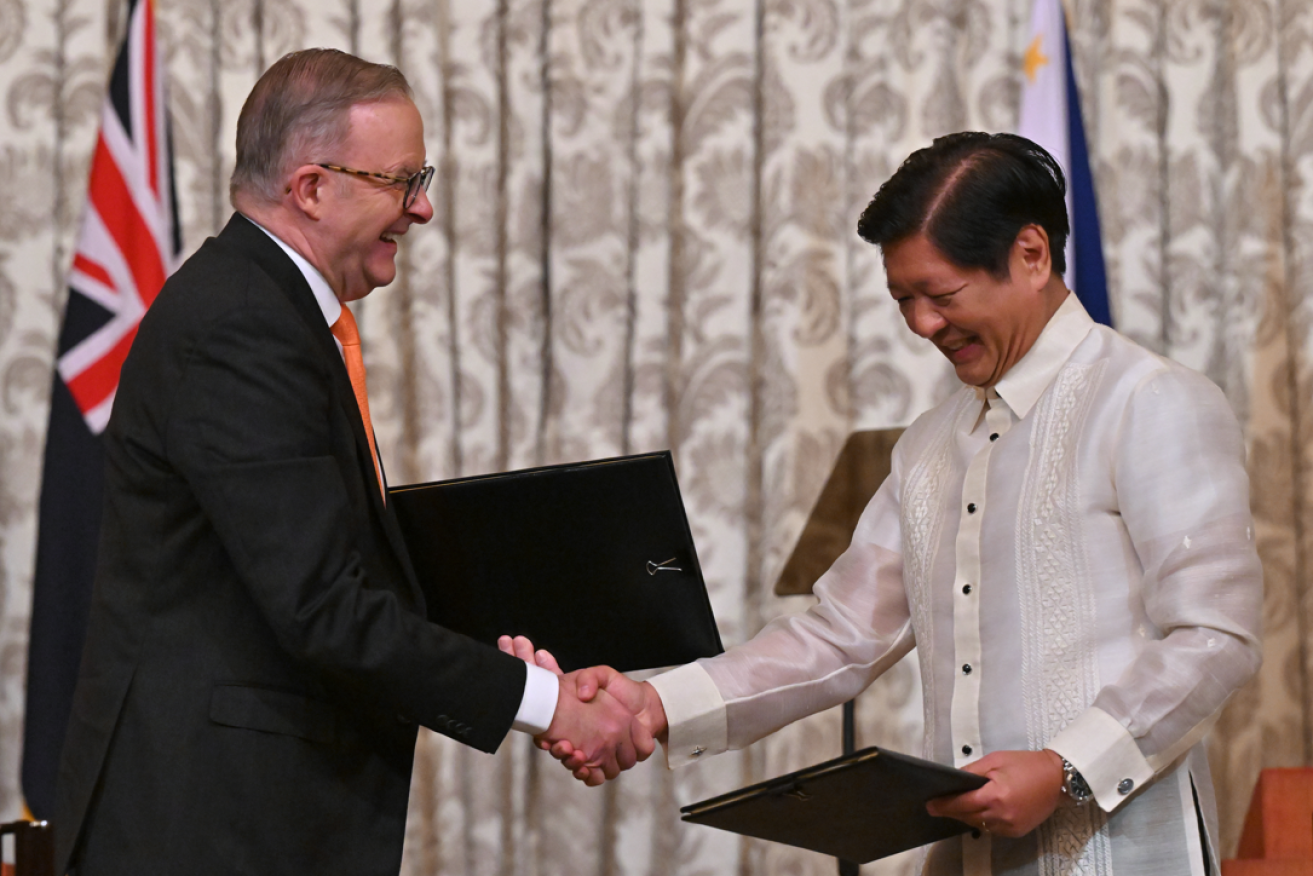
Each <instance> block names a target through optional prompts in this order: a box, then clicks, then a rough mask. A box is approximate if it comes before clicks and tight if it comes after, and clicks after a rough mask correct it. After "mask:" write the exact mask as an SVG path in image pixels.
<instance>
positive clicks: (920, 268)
mask: <svg viewBox="0 0 1313 876" xmlns="http://www.w3.org/2000/svg"><path fill="white" fill-rule="evenodd" d="M882 254H883V256H884V271H885V276H886V277H887V278H888V281H889V288H890V289H902V290H906V291H917V290H919V289H922V288H925V287H933V286H938V285H944V284H951V283H960V282H962V281H965V280H966V279H967V275H968V274H970V273H972V272H971V271H968V270H965V269H963V268H959V267H958V266H957V265H954V264H953V263H952V262H950V261H949V260H948V259H947V258H945V256H944V254H943V253H942V252H940V251H939V248H938V247H937V246H935V245H934V244H933V243H931V242H930V239H929V238H927V237H926V236H925V235H924V234H914V235H912V236H911V237H905V238H903V239H902V240H898V241H895V242H893V243H891V244H888V245H886V246H885V247H884V248H883V253H882Z"/></svg>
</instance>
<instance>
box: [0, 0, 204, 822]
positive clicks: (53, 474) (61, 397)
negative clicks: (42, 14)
mask: <svg viewBox="0 0 1313 876" xmlns="http://www.w3.org/2000/svg"><path fill="white" fill-rule="evenodd" d="M154 12H155V10H154V0H127V21H128V29H127V33H126V34H125V35H124V39H123V44H122V46H121V47H120V49H119V54H118V58H117V60H116V61H115V64H114V71H113V73H112V74H111V76H110V82H109V92H108V94H107V95H106V97H105V108H104V111H103V113H102V115H101V122H100V135H99V137H97V139H96V146H95V151H94V153H93V155H92V160H91V176H90V181H89V183H88V196H87V206H86V210H85V212H84V214H83V217H82V227H81V229H80V231H79V234H78V242H77V250H76V254H75V255H74V256H73V264H72V267H71V270H70V271H69V280H68V283H69V295H68V304H67V306H66V308H65V310H64V322H63V326H62V327H61V329H60V332H59V354H58V362H57V365H56V368H55V374H54V375H53V380H52V384H53V385H52V387H51V393H50V428H49V430H48V431H47V433H46V457H45V463H44V465H43V468H42V475H41V504H40V510H39V522H38V527H37V550H36V575H35V579H34V581H33V584H32V625H31V634H30V636H29V638H28V652H27V706H26V710H25V711H24V714H23V795H24V797H25V799H26V802H27V805H28V807H29V809H30V810H31V812H32V813H34V814H35V815H36V816H37V817H38V818H50V817H51V816H52V814H53V810H54V791H55V774H56V772H57V771H58V767H59V755H60V750H61V749H62V748H63V746H64V730H65V727H66V726H67V724H68V718H69V713H70V711H71V708H72V703H73V688H74V687H75V685H76V683H77V670H78V663H79V661H80V660H81V657H82V642H83V639H84V638H85V636H86V627H87V613H88V610H89V606H90V603H91V584H92V580H93V579H94V577H95V573H96V545H97V542H98V541H99V539H100V513H101V511H100V509H101V502H102V500H103V498H104V465H105V462H104V458H105V453H104V446H103V445H102V443H101V440H100V435H101V433H102V432H103V431H104V430H105V426H106V424H107V423H108V422H109V414H110V408H111V406H112V405H113V403H114V393H115V391H116V390H117V389H118V383H119V372H120V370H121V369H122V367H123V360H124V359H125V358H126V357H127V355H128V349H129V348H130V347H131V346H132V340H133V338H135V337H136V334H137V324H138V323H139V322H140V321H141V317H142V314H144V313H145V312H146V308H148V307H149V306H150V305H151V302H152V301H154V300H155V296H156V295H158V294H159V291H160V287H161V286H163V285H164V279H165V277H167V276H168V274H169V273H170V272H171V271H172V270H173V269H174V268H175V267H176V266H177V260H178V254H179V252H180V251H181V249H182V246H181V239H180V235H179V232H178V224H177V209H176V207H175V203H176V200H175V197H174V189H173V160H172V156H171V151H172V150H171V148H170V138H169V128H168V115H167V112H166V110H165V103H164V65H163V64H162V63H161V55H160V52H159V49H158V47H157V45H156V41H155V21H154Z"/></svg>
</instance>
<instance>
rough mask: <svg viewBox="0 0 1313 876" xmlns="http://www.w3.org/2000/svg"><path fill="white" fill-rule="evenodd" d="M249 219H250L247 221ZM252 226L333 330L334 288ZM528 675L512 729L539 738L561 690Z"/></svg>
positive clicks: (338, 309)
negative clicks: (281, 256) (297, 277)
mask: <svg viewBox="0 0 1313 876" xmlns="http://www.w3.org/2000/svg"><path fill="white" fill-rule="evenodd" d="M247 218H248V219H250V217H249V216H248V217H247ZM250 221H251V224H252V225H254V226H255V227H256V228H259V229H260V230H261V231H263V232H264V233H265V234H268V235H269V239H270V240H272V241H273V242H274V243H276V244H278V246H279V248H281V249H282V251H283V252H285V253H287V257H288V258H290V259H291V260H292V262H293V263H294V264H295V265H296V267H297V268H298V269H299V270H300V271H301V275H302V276H304V277H305V281H306V283H308V284H309V286H310V291H311V292H313V293H314V295H315V302H316V303H317V304H318V305H319V309H320V310H321V311H323V314H324V320H325V321H326V322H327V323H328V327H329V328H332V327H333V324H334V323H335V322H337V319H338V317H339V316H341V315H342V302H341V301H339V300H338V298H337V295H336V294H334V292H333V288H332V287H331V286H329V285H328V281H327V280H325V279H324V275H323V274H321V273H319V269H318V268H316V267H315V266H314V265H312V264H310V262H308V261H306V259H305V257H304V256H302V255H301V254H300V253H299V252H297V251H296V250H294V249H292V248H291V247H290V246H288V245H287V244H286V243H284V242H283V241H282V240H280V239H279V238H278V237H277V236H276V235H275V234H274V233H273V232H271V231H270V230H269V229H268V228H265V227H264V226H263V225H261V224H260V223H259V222H256V221H255V220H254V219H251V220H250ZM333 343H335V344H337V352H338V353H339V354H341V352H342V343H341V341H339V340H338V339H337V338H336V337H335V338H333ZM525 665H526V667H527V668H528V670H529V672H528V674H527V675H526V676H525V679H524V695H523V696H522V697H521V698H520V708H519V710H518V711H517V712H516V713H515V723H514V724H512V725H511V726H512V727H513V728H514V729H516V730H519V731H521V732H523V733H529V734H532V735H535V736H536V735H538V734H539V733H543V732H545V731H546V730H547V728H548V727H550V726H551V724H552V716H553V715H555V714H556V698H557V697H558V696H559V695H560V690H561V686H560V683H559V682H558V681H557V680H556V676H555V674H553V673H551V672H549V671H548V670H546V669H543V668H541V667H539V666H534V665H533V664H531V663H530V664H525Z"/></svg>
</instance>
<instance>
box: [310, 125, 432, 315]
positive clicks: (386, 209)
mask: <svg viewBox="0 0 1313 876" xmlns="http://www.w3.org/2000/svg"><path fill="white" fill-rule="evenodd" d="M350 123H351V124H350V133H349V134H348V135H347V138H346V141H345V143H343V145H342V147H341V149H340V150H338V151H336V152H335V153H334V154H333V156H332V158H331V160H332V163H334V164H339V165H342V166H344V167H351V168H355V169H357V170H366V171H374V172H382V173H389V174H393V175H396V176H400V177H409V176H411V175H412V174H414V173H417V172H418V171H419V170H420V169H421V168H422V167H423V166H424V123H423V121H422V120H421V119H420V116H419V110H417V109H415V105H414V104H413V103H411V102H410V101H408V100H387V101H382V102H378V103H365V104H357V105H356V106H354V107H352V108H351V110H350ZM314 171H315V172H317V173H319V174H322V175H323V176H322V178H321V188H320V192H321V193H322V198H323V203H322V209H320V210H319V211H317V214H318V215H317V222H316V223H315V229H314V232H313V236H314V241H313V244H312V246H313V249H314V256H313V257H312V258H311V259H310V260H311V262H312V263H313V264H314V265H315V267H316V268H318V269H319V271H320V273H322V274H323V275H324V278H325V279H326V280H328V283H329V285H330V286H332V287H333V291H334V292H336V293H337V296H338V298H340V299H341V300H343V301H354V300H356V299H358V298H364V297H365V296H366V295H368V294H369V293H370V292H371V291H372V290H374V289H376V288H378V287H379V286H386V285H387V284H388V283H391V282H392V280H393V279H395V278H396V275H397V264H396V258H397V238H399V237H400V236H401V235H403V234H405V233H406V231H407V229H409V228H410V226H411V225H413V224H420V225H422V224H424V223H425V222H428V221H429V220H430V219H432V218H433V205H432V204H431V203H430V202H429V199H428V195H427V194H426V193H424V192H421V193H420V194H419V196H418V197H417V198H416V199H415V202H414V203H413V204H411V205H410V208H409V209H403V208H402V204H403V202H404V201H405V185H404V184H393V183H389V182H386V181H384V180H380V179H373V178H363V177H359V176H354V175H350V174H343V173H337V172H334V171H330V170H324V169H322V168H314Z"/></svg>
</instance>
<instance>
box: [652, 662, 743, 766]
mask: <svg viewBox="0 0 1313 876" xmlns="http://www.w3.org/2000/svg"><path fill="white" fill-rule="evenodd" d="M649 683H650V684H651V685H652V686H653V687H654V688H656V691H657V693H658V694H659V695H660V696H661V706H662V708H664V709H665V711H666V726H667V727H668V728H669V729H668V736H667V737H666V744H665V748H666V766H668V767H670V768H671V769H674V768H675V767H677V766H683V765H684V764H690V763H695V762H697V761H698V760H699V759H701V758H704V757H710V756H712V755H713V754H720V753H721V752H722V751H724V750H726V749H727V748H729V741H728V740H729V723H728V720H727V718H726V715H725V700H724V698H723V697H722V696H721V695H720V690H719V689H718V688H717V687H716V683H715V682H714V681H712V680H711V676H710V675H708V674H707V671H706V670H705V669H703V668H702V667H701V666H699V665H698V664H696V663H690V664H688V665H687V666H681V667H679V668H678V669H672V670H671V671H669V672H666V673H663V674H662V675H658V676H656V677H655V678H653V679H651V681H650V682H649Z"/></svg>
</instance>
